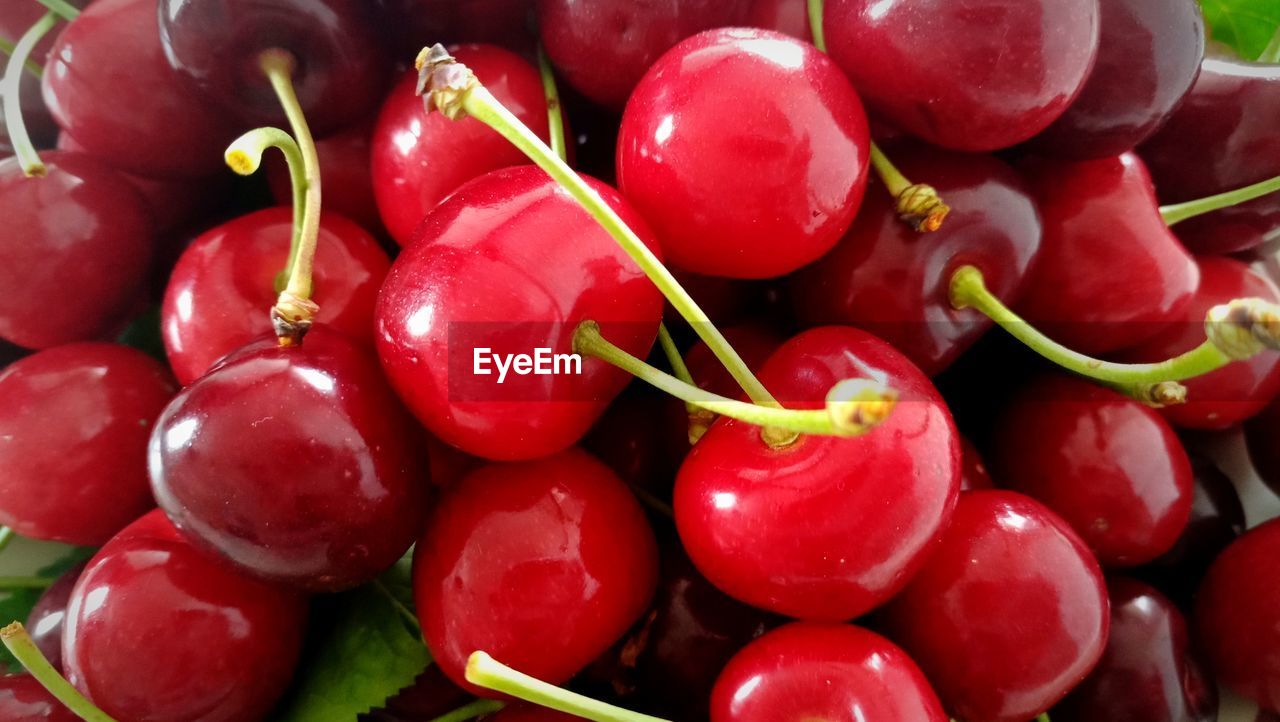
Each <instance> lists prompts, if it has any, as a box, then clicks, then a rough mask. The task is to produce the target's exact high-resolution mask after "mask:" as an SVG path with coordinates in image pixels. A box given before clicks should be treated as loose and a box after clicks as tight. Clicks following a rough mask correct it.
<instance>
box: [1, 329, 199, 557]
mask: <svg viewBox="0 0 1280 722" xmlns="http://www.w3.org/2000/svg"><path fill="white" fill-rule="evenodd" d="M175 391H176V388H175V386H174V383H173V380H172V379H171V378H170V377H169V373H168V371H166V370H165V368H164V367H163V366H161V365H160V364H159V363H157V362H156V361H155V360H154V359H152V358H151V357H150V356H147V355H146V354H144V353H142V352H141V351H137V350H135V349H132V348H128V347H126V346H117V345H114V344H105V343H92V344H90V343H85V344H69V345H66V346H59V347H58V348H54V349H49V350H46V351H41V352H40V353H37V354H34V355H32V356H28V357H27V358H25V359H22V360H21V361H18V362H16V363H14V364H12V365H11V366H9V367H8V368H6V369H5V370H4V371H0V524H4V525H5V526H8V527H10V528H11V529H13V530H14V531H16V532H18V533H19V534H22V535H23V536H29V537H33V538H36V539H52V540H56V541H62V542H67V543H70V544H81V545H89V546H92V545H98V544H101V543H103V542H104V541H106V540H107V539H110V538H111V536H112V535H113V534H115V533H116V532H118V531H120V530H121V529H123V528H124V527H125V526H126V525H127V524H128V523H129V522H131V521H133V520H134V519H136V518H138V516H139V515H140V514H142V513H143V512H145V511H147V510H148V509H150V508H151V507H152V506H153V505H154V503H155V502H153V501H152V499H151V492H150V489H148V488H147V475H146V464H147V451H146V449H147V437H148V436H149V435H150V433H151V426H152V424H153V422H154V421H155V419H156V417H158V416H159V415H160V412H161V410H163V409H164V407H165V404H167V403H168V402H169V399H170V398H171V397H172V396H173V394H174V392H175Z"/></svg>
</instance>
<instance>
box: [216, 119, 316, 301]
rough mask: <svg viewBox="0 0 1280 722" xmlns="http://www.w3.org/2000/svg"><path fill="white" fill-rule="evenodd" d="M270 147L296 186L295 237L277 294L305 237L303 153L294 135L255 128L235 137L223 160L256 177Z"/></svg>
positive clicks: (277, 282) (294, 202) (286, 281)
mask: <svg viewBox="0 0 1280 722" xmlns="http://www.w3.org/2000/svg"><path fill="white" fill-rule="evenodd" d="M268 148H275V149H276V150H278V151H280V154H281V155H283V156H284V161H285V164H286V165H287V166H288V167H289V180H290V184H291V185H292V187H293V235H292V237H291V238H290V239H289V261H288V263H287V264H286V265H285V268H284V270H282V271H281V272H280V273H279V274H278V275H277V276H276V289H275V290H276V293H279V292H281V291H283V290H284V289H285V285H286V284H287V283H288V281H289V271H290V269H291V268H292V267H293V259H294V257H295V256H297V255H298V246H299V241H300V239H301V238H302V219H303V217H304V216H305V215H306V204H307V188H308V186H309V185H310V184H309V182H308V180H307V171H306V166H305V163H304V162H303V160H302V151H301V150H300V149H299V148H298V144H297V142H296V141H294V139H293V136H291V135H289V134H288V133H286V132H284V131H283V130H280V129H279V128H255V129H253V130H251V131H249V132H248V133H245V134H244V135H242V136H240V137H239V138H236V139H235V140H234V141H233V142H232V143H231V145H229V146H227V151H226V153H225V154H224V156H223V158H224V159H225V160H226V162H227V165H228V166H229V167H230V168H231V170H233V171H235V172H236V173H238V174H239V175H245V176H247V175H253V174H254V173H257V172H258V168H260V167H262V155H263V154H264V153H266V152H267V149H268Z"/></svg>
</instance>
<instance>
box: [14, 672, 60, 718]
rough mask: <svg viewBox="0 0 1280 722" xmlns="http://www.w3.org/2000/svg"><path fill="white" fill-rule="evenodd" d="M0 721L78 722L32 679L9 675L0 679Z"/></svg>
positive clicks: (26, 676)
mask: <svg viewBox="0 0 1280 722" xmlns="http://www.w3.org/2000/svg"><path fill="white" fill-rule="evenodd" d="M0 719H3V720H5V722H80V716H79V715H77V714H75V713H74V712H72V711H71V710H69V709H67V708H66V707H63V706H62V703H61V702H59V701H58V700H56V699H54V698H53V695H51V694H49V692H48V691H46V690H45V688H44V686H43V685H41V684H40V683H39V682H37V681H36V679H35V677H32V676H30V675H27V674H11V675H5V676H3V677H0Z"/></svg>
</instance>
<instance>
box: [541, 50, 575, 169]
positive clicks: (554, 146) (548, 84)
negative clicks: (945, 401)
mask: <svg viewBox="0 0 1280 722" xmlns="http://www.w3.org/2000/svg"><path fill="white" fill-rule="evenodd" d="M538 72H539V74H540V75H541V76H542V92H543V93H544V94H545V95H546V96H547V129H548V131H549V136H548V137H549V138H550V140H551V144H550V145H551V150H552V152H554V153H555V154H556V155H557V156H559V157H560V160H568V158H569V156H568V151H567V150H566V146H565V140H564V116H563V115H561V109H560V89H559V88H557V87H556V74H555V71H554V70H552V68H551V60H550V59H548V58H547V51H546V50H544V49H543V48H542V46H541V45H539V46H538Z"/></svg>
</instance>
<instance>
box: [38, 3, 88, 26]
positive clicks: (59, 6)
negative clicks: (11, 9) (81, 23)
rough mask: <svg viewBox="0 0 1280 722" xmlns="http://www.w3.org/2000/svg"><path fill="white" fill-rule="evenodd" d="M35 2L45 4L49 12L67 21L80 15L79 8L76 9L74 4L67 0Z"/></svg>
mask: <svg viewBox="0 0 1280 722" xmlns="http://www.w3.org/2000/svg"><path fill="white" fill-rule="evenodd" d="M36 2H38V3H40V4H41V5H43V6H45V7H46V8H48V9H49V12H52V13H53V14H54V15H57V16H58V17H59V18H61V19H63V20H66V21H67V22H71V21H72V20H75V19H76V18H78V17H80V10H79V9H77V8H76V6H74V5H72V4H71V3H69V2H67V0H36Z"/></svg>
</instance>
